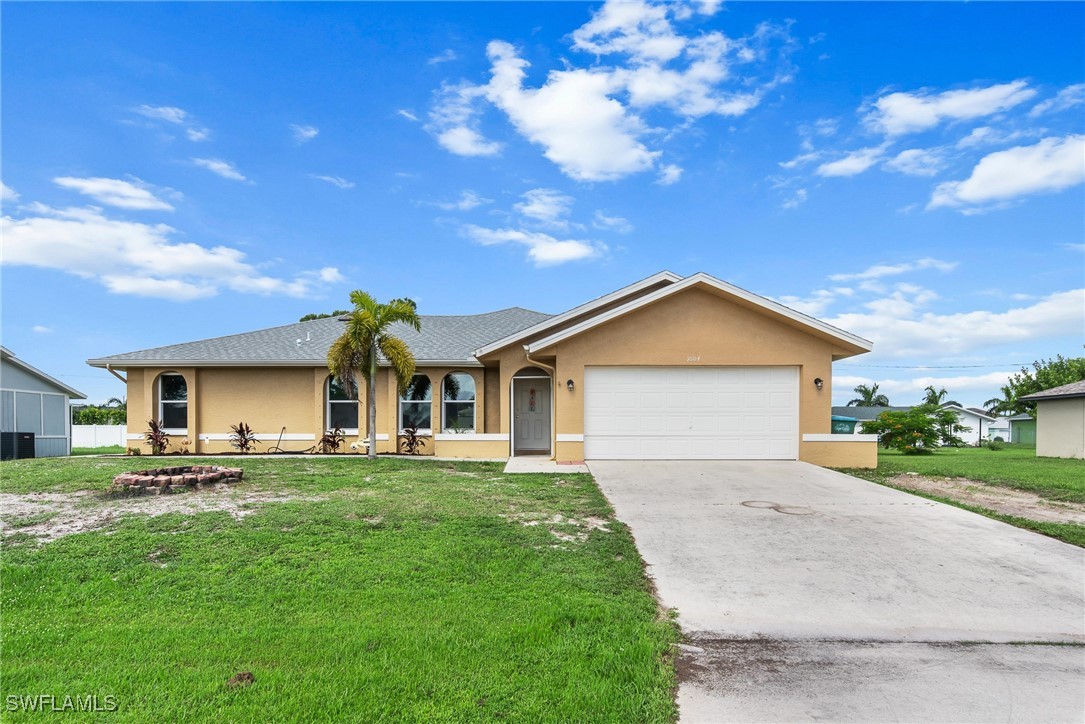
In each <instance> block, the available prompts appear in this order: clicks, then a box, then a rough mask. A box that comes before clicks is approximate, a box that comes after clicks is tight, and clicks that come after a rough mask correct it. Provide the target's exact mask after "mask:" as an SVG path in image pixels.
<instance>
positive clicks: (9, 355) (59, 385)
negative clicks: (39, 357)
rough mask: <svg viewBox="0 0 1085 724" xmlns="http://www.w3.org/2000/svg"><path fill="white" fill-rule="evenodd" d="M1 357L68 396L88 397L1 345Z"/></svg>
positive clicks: (82, 398)
mask: <svg viewBox="0 0 1085 724" xmlns="http://www.w3.org/2000/svg"><path fill="white" fill-rule="evenodd" d="M0 359H2V360H3V361H4V364H10V365H12V366H14V367H18V368H19V369H20V370H22V371H23V372H26V373H27V374H29V375H33V376H34V377H36V378H38V379H39V380H41V381H42V382H44V383H45V384H47V385H50V386H51V387H54V388H56V389H57V390H59V391H60V392H63V393H64V394H66V395H68V397H71V398H73V399H76V400H85V399H87V396H86V395H84V394H83V393H82V392H80V391H79V390H77V389H75V388H74V387H69V386H68V385H66V384H64V383H63V382H61V381H60V380H58V379H56V378H55V377H53V376H51V375H47V374H45V373H44V372H42V371H41V370H39V369H38V368H37V367H34V366H33V365H29V364H27V363H26V362H23V361H22V360H21V359H19V358H18V357H16V356H15V353H14V352H12V351H11V350H10V349H8V348H7V347H0Z"/></svg>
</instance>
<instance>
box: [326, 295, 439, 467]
mask: <svg viewBox="0 0 1085 724" xmlns="http://www.w3.org/2000/svg"><path fill="white" fill-rule="evenodd" d="M350 301H351V303H352V304H353V305H354V311H352V312H350V313H349V314H348V315H347V328H346V330H345V331H344V332H343V334H342V335H341V336H340V337H339V339H337V340H335V342H334V343H333V344H332V346H331V349H329V350H328V369H330V370H331V372H332V374H333V375H335V379H336V381H337V382H338V383H339V385H340V386H341V387H342V388H343V389H344V390H347V391H348V392H349V393H350V394H352V395H354V397H355V399H357V396H358V381H357V380H358V375H361V376H362V378H363V379H364V380H365V381H366V382H367V383H368V387H369V393H368V394H367V395H366V402H367V403H368V407H369V459H370V460H375V459H376V457H377V356H378V355H382V356H383V357H384V359H386V360H387V361H388V363H389V364H390V365H391V366H392V374H394V375H395V377H396V383H397V384H398V386H399V389H400V392H402V391H403V390H405V389H406V388H407V386H408V385H409V384H410V383H411V378H412V377H414V369H415V362H414V355H413V354H411V350H410V348H409V347H407V343H406V342H404V341H403V340H402V339H399V338H398V337H395V336H393V335H392V334H391V333H390V332H389V327H391V326H392V325H393V324H395V323H396V322H402V323H403V324H407V325H410V326H411V327H414V328H415V329H416V330H421V329H422V322H421V320H420V319H419V318H418V313H417V312H416V311H415V308H414V305H413V303H412V304H408V303H407V301H406V300H403V299H393V300H392V301H390V302H388V303H387V304H381V303H380V302H378V301H377V300H376V299H374V298H373V297H371V296H370V295H368V294H366V293H365V292H363V291H361V290H355V291H353V292H351V293H350Z"/></svg>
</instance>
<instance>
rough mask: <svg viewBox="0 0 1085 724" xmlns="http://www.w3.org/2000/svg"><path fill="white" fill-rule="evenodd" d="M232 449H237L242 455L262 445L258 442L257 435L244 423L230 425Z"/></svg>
mask: <svg viewBox="0 0 1085 724" xmlns="http://www.w3.org/2000/svg"><path fill="white" fill-rule="evenodd" d="M230 430H231V433H230V447H233V448H236V449H237V450H238V452H240V453H241V454H242V455H244V454H245V453H248V452H250V451H251V450H253V449H254V448H255V447H256V446H257V445H259V444H260V443H259V442H257V440H256V433H255V432H253V431H252V428H251V427H249V426H248V425H246V424H245V423H244V422H239V423H237V424H236V425H230Z"/></svg>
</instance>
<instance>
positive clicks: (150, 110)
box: [133, 105, 189, 125]
mask: <svg viewBox="0 0 1085 724" xmlns="http://www.w3.org/2000/svg"><path fill="white" fill-rule="evenodd" d="M133 110H134V111H135V112H136V113H138V114H139V115H141V116H145V117H147V118H153V119H154V120H156V121H165V122H166V123H176V124H178V125H180V124H183V123H186V122H187V121H188V119H189V115H188V111H185V110H184V109H182V108H177V107H175V106H148V105H142V106H137V107H136V108H134V109H133Z"/></svg>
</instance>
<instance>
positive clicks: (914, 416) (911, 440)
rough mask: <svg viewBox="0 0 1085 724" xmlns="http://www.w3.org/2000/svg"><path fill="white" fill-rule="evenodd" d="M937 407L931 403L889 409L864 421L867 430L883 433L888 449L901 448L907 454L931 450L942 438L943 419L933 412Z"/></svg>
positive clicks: (881, 435) (864, 428)
mask: <svg viewBox="0 0 1085 724" xmlns="http://www.w3.org/2000/svg"><path fill="white" fill-rule="evenodd" d="M935 411H936V408H934V407H933V406H930V405H920V406H918V407H913V408H912V409H911V410H886V411H885V412H883V413H882V414H880V415H878V416H877V417H876V418H874V419H873V420H868V421H866V422H864V423H863V432H865V433H873V434H875V435H879V436H880V437H879V442H881V444H882V445H884V446H885V447H886V448H887V449H888V448H893V449H896V450H900V451H901V452H902V453H904V454H905V455H920V454H925V453H931V452H934V448H936V447H938V442H939V440H941V438H942V435H941V429H940V428H941V426H940V424H939V421H938V420H936V419H935V418H934V417H932V416H931V415H932V413H933V412H935Z"/></svg>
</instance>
